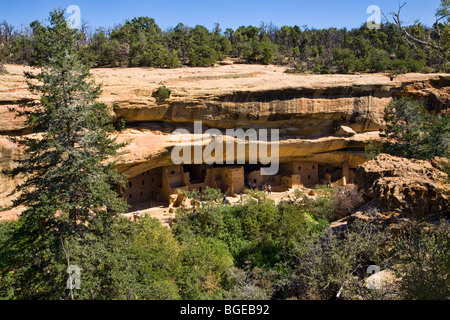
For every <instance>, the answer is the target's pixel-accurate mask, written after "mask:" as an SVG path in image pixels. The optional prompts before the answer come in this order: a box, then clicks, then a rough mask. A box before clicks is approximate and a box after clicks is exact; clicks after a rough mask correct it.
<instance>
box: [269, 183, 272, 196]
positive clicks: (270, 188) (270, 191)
mask: <svg viewBox="0 0 450 320" xmlns="http://www.w3.org/2000/svg"><path fill="white" fill-rule="evenodd" d="M268 189H269V194H272V186H271V185H270V184H269V187H268Z"/></svg>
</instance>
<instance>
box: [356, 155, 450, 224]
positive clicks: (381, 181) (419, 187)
mask: <svg viewBox="0 0 450 320" xmlns="http://www.w3.org/2000/svg"><path fill="white" fill-rule="evenodd" d="M355 183H356V184H357V185H358V187H359V188H360V189H362V190H364V192H365V194H366V196H367V197H368V198H369V199H371V200H372V204H373V206H374V207H376V208H378V209H379V210H380V211H381V212H386V211H396V212H400V213H402V214H406V215H414V216H424V215H429V214H433V213H443V214H447V215H448V213H449V199H448V193H449V191H450V185H449V184H448V183H447V174H446V173H444V172H442V171H440V170H438V169H436V168H435V167H434V166H433V165H432V164H431V163H430V162H429V161H421V160H410V159H404V158H399V157H394V156H391V155H387V154H381V155H379V156H378V157H377V158H375V159H374V160H372V161H368V162H366V163H364V164H363V165H361V166H359V167H358V168H357V169H356V177H355Z"/></svg>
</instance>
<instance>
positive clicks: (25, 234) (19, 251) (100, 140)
mask: <svg viewBox="0 0 450 320" xmlns="http://www.w3.org/2000/svg"><path fill="white" fill-rule="evenodd" d="M49 22H50V25H49V26H47V27H44V26H41V25H39V24H38V23H34V30H35V31H36V32H38V34H37V36H36V37H35V39H36V42H37V43H36V48H35V50H37V55H38V56H39V59H36V67H39V68H40V69H39V71H38V72H37V73H36V74H32V73H26V74H25V77H26V83H27V84H28V87H29V90H30V91H31V92H33V93H35V94H39V95H40V99H39V101H36V102H29V103H26V104H23V105H21V108H18V109H17V110H15V111H16V114H17V115H18V116H25V117H26V124H27V126H28V127H30V128H31V130H32V131H33V133H34V134H33V135H29V136H27V137H22V138H16V139H14V140H15V141H16V142H17V143H18V144H19V145H21V146H22V147H23V148H24V150H25V152H24V154H25V155H26V158H25V159H23V160H20V161H19V163H18V166H17V168H16V169H14V170H12V171H11V172H9V173H10V174H11V175H12V176H16V175H19V174H23V177H24V182H23V183H22V184H20V185H19V186H18V187H17V188H16V190H15V193H16V195H17V198H16V199H15V200H14V202H13V207H18V206H24V207H25V208H26V209H25V211H24V212H23V213H22V214H21V215H20V217H19V225H20V227H19V228H18V230H16V232H15V234H14V236H13V242H14V243H13V244H11V248H10V251H9V253H8V254H9V255H10V256H11V258H10V261H9V264H10V269H9V270H14V274H15V279H16V280H17V281H18V283H19V284H17V286H18V288H20V289H18V290H19V292H20V293H18V296H19V297H22V298H28V297H33V298H41V297H43V298H48V297H49V296H51V297H52V298H53V297H55V296H58V294H64V288H65V280H66V279H67V276H68V275H67V273H66V268H67V264H65V262H66V261H65V260H66V259H65V257H64V254H63V248H64V243H66V240H68V239H80V241H81V240H82V239H84V240H86V239H94V237H101V236H102V235H104V234H107V233H108V225H110V224H112V223H113V222H114V221H115V220H116V219H115V217H116V216H117V215H118V213H120V212H124V211H125V210H126V209H127V208H126V204H125V203H124V202H123V201H122V200H121V199H120V198H119V196H118V194H117V193H116V192H115V191H114V190H113V189H112V185H114V184H123V183H124V179H123V176H122V175H121V174H119V173H118V172H117V171H115V170H114V165H115V164H114V162H111V161H109V160H108V159H109V158H110V157H112V156H114V155H116V154H117V151H118V149H119V148H121V147H122V146H123V145H121V144H118V143H116V142H115V138H113V137H112V133H113V126H112V125H111V116H110V115H109V113H108V109H107V106H106V105H105V104H103V103H99V102H97V101H96V99H97V98H98V97H99V96H100V94H101V88H100V86H99V85H95V83H94V82H93V80H91V79H90V74H89V70H88V68H87V67H86V66H84V65H83V64H82V63H81V60H80V57H79V54H78V53H77V44H76V42H77V40H78V39H79V34H78V32H77V31H76V30H72V29H70V28H69V26H68V24H67V21H66V20H65V18H64V13H63V12H62V11H61V10H59V9H58V10H55V11H53V12H52V13H50V19H49ZM64 249H67V248H64ZM0 277H1V275H0ZM55 288H58V290H59V291H58V293H55V292H54V291H55V290H56V289H55Z"/></svg>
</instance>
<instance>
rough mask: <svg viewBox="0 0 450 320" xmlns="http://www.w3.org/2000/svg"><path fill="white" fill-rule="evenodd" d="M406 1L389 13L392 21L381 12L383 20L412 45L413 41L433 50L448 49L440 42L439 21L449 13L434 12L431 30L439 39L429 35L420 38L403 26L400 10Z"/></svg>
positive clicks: (442, 50) (444, 11) (443, 50)
mask: <svg viewBox="0 0 450 320" xmlns="http://www.w3.org/2000/svg"><path fill="white" fill-rule="evenodd" d="M406 4H407V3H406V2H405V3H403V4H399V6H398V10H397V12H391V13H390V15H391V17H392V20H393V22H391V20H390V19H389V18H388V17H387V16H386V15H385V14H384V13H383V16H384V18H385V20H386V21H387V22H388V23H390V24H392V25H394V26H395V27H396V28H397V29H398V30H399V31H400V32H401V33H402V34H403V35H404V37H405V39H406V40H407V41H408V43H410V44H412V45H413V46H414V47H415V45H414V43H417V44H421V45H424V46H428V47H430V48H433V49H435V50H438V51H441V52H446V51H448V49H447V48H445V47H444V46H443V45H442V43H441V39H442V38H441V30H440V28H439V22H440V21H441V20H443V19H445V18H448V17H449V14H448V13H447V12H446V10H438V11H437V13H436V22H435V23H434V27H433V28H434V29H433V30H432V31H436V33H437V34H438V35H439V40H433V39H431V37H430V36H428V39H427V40H426V41H425V40H422V39H419V38H417V37H414V36H413V35H411V33H409V32H408V30H407V29H406V27H404V26H403V22H402V19H401V11H402V9H403V8H404V7H405V6H406Z"/></svg>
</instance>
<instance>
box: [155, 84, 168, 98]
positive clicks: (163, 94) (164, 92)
mask: <svg viewBox="0 0 450 320" xmlns="http://www.w3.org/2000/svg"><path fill="white" fill-rule="evenodd" d="M170 95H171V91H170V90H169V89H168V88H167V87H166V86H162V87H159V88H158V89H156V90H155V91H154V92H153V97H156V98H158V99H159V100H166V99H169V98H170Z"/></svg>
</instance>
